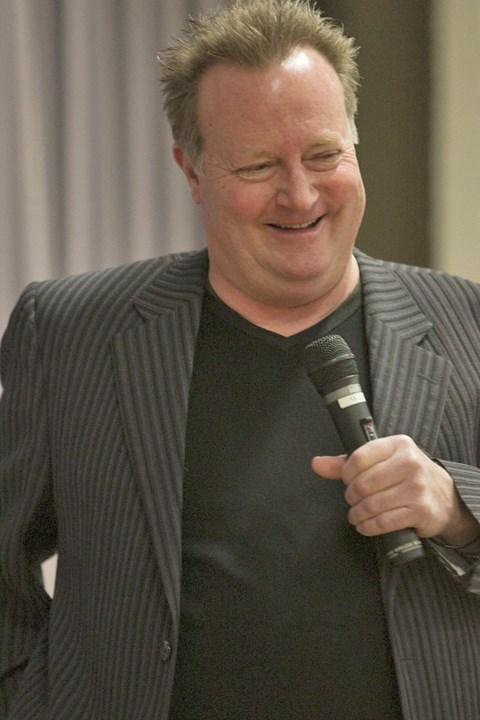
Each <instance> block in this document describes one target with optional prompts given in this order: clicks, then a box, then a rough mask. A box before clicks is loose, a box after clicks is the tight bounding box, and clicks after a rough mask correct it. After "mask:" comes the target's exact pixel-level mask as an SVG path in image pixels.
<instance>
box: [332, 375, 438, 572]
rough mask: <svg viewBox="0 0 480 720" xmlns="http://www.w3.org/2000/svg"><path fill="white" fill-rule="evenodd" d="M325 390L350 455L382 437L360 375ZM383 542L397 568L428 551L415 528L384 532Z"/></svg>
mask: <svg viewBox="0 0 480 720" xmlns="http://www.w3.org/2000/svg"><path fill="white" fill-rule="evenodd" d="M325 390H328V391H327V392H324V393H322V396H323V399H324V401H325V403H326V405H327V408H328V410H329V412H330V415H331V417H332V420H333V422H334V423H335V427H336V428H337V432H338V434H339V436H340V439H341V441H342V443H343V446H344V448H345V451H346V452H347V454H350V453H352V452H353V451H354V450H356V449H357V448H359V447H360V446H361V445H364V444H365V443H366V442H369V441H370V440H375V439H376V438H377V437H378V435H377V431H376V429H375V424H374V422H373V418H372V415H371V413H370V410H369V408H368V405H367V402H366V400H365V396H364V394H363V391H362V388H361V386H360V382H359V379H358V376H355V375H353V376H350V377H349V378H347V379H342V380H341V381H339V382H337V383H335V384H332V385H331V386H330V387H329V388H328V389H325ZM380 539H381V542H382V544H383V546H384V549H385V554H386V556H387V558H388V559H389V560H390V562H391V563H392V564H393V565H403V564H404V563H407V562H410V561H412V560H417V559H418V558H422V557H425V548H424V547H423V545H422V542H421V540H420V539H419V537H418V535H417V533H416V532H415V530H414V529H413V528H405V529H403V530H394V531H393V532H389V533H384V534H383V535H382V536H381V537H380Z"/></svg>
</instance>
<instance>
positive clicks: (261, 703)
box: [0, 0, 480, 720]
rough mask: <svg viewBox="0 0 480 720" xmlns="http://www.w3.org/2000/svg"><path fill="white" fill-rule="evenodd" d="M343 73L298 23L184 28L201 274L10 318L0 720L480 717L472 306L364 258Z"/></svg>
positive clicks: (178, 106)
mask: <svg viewBox="0 0 480 720" xmlns="http://www.w3.org/2000/svg"><path fill="white" fill-rule="evenodd" d="M354 58H355V49H354V47H353V45H352V42H351V41H350V40H348V39H347V38H345V37H344V36H343V35H342V33H341V32H340V30H338V29H337V28H336V27H335V26H334V25H332V24H331V23H329V22H327V21H326V20H325V19H324V18H323V17H322V16H321V15H320V14H319V13H318V12H317V11H315V10H313V9H311V8H309V7H308V6H307V5H305V4H303V3H302V2H298V1H297V0H247V2H235V3H234V4H233V5H232V6H231V7H229V8H227V9H220V10H219V11H217V12H216V13H214V14H212V15H211V16H209V17H208V18H206V19H204V20H203V21H198V22H195V23H192V25H191V28H190V31H189V32H188V33H187V34H186V36H185V38H184V39H183V40H182V42H179V43H177V44H176V45H175V46H174V47H172V48H170V49H169V50H168V51H166V53H164V55H163V56H162V68H163V81H164V89H165V97H166V109H167V114H168V116H169V119H170V122H171V125H172V129H173V135H174V143H175V144H174V155H175V158H176V160H177V162H178V164H179V166H180V167H181V169H182V170H183V172H184V173H185V175H186V178H187V181H188V182H189V185H190V188H191V192H192V197H193V200H194V201H195V202H197V203H199V204H200V205H201V207H202V211H203V217H204V223H205V229H206V237H207V251H201V252H199V253H187V254H181V255H178V256H172V257H167V258H159V259H157V260H153V261H146V262H140V263H135V264H132V265H129V266H126V267H123V268H117V269H113V270H107V271H104V272H98V273H92V274H89V275H86V276H82V277H76V278H67V279H64V280H58V281H52V282H47V283H42V284H34V285H32V286H30V287H29V288H27V290H26V291H25V293H24V294H23V296H22V298H21V300H20V301H19V303H18V305H17V307H16V309H15V311H14V313H13V315H12V318H11V321H10V324H9V328H8V330H7V333H6V335H5V338H4V341H3V345H2V378H3V382H4V395H3V398H2V403H1V428H0V429H1V439H0V443H1V446H0V447H1V465H0V469H1V493H2V508H3V518H2V574H3V575H2V583H3V584H2V593H3V595H4V598H5V604H4V607H5V611H4V613H3V617H2V620H3V624H4V635H3V636H2V637H4V638H5V640H3V639H2V668H1V671H2V674H3V688H4V693H5V698H6V700H5V706H4V707H5V708H7V707H8V711H7V710H6V711H5V712H6V713H8V714H6V717H7V718H8V719H9V720H14V719H15V720H18V719H20V718H21V719H22V720H29V719H31V720H33V719H34V718H35V719H37V718H42V720H43V719H44V718H47V717H49V718H55V720H62V719H63V718H69V720H75V719H78V720H87V719H88V720H93V719H95V720H106V719H107V718H108V719H111V720H113V719H115V720H124V719H125V720H126V719H127V718H128V720H147V719H150V718H152V720H153V718H155V719H157V718H158V719H166V718H170V719H171V718H174V719H175V720H177V719H179V718H182V720H190V719H191V718H196V719H197V720H200V719H201V718H208V719H209V720H217V719H218V720H220V719H222V720H226V719H227V718H228V720H231V719H232V718H242V719H246V718H249V719H250V718H255V719H257V718H258V720H267V719H268V720H273V719H274V718H275V720H283V719H284V718H289V719H290V720H291V719H293V718H302V720H309V718H316V719H319V718H329V719H332V718H335V720H341V719H346V718H348V719H349V720H367V718H368V720H377V719H378V720H390V719H393V718H397V719H398V718H407V719H408V720H410V719H415V720H438V719H439V718H445V720H447V719H448V720H471V718H474V717H478V716H479V715H480V691H479V682H478V673H479V668H480V642H479V641H480V638H479V628H480V623H479V620H480V601H479V599H478V596H477V594H476V593H478V591H479V588H480V580H479V564H478V560H479V554H480V542H479V535H480V526H479V522H478V518H479V517H480V502H479V498H480V470H478V458H479V452H478V412H479V399H478V389H479V384H480V383H479V373H478V361H477V358H478V356H479V352H480V329H479V326H478V317H479V310H480V288H479V287H478V286H476V285H474V284H473V283H469V282H467V281H464V280H460V279H454V278H451V277H448V276H446V275H442V274H437V273H433V272H431V271H426V270H420V269H418V268H408V267H405V266H398V265H395V264H391V263H390V264H387V263H383V262H380V261H376V260H372V259H370V258H368V257H366V256H364V255H362V254H361V253H358V252H356V251H355V252H354V251H353V247H354V243H355V238H356V235H357V231H358V228H359V225H360V222H361V219H362V215H363V211H364V203H365V199H364V190H363V185H362V180H361V176H360V172H359V168H358V165H357V160H356V155H355V142H356V131H355V121H354V118H355V109H356V100H355V88H356V83H357V69H356V65H355V59H354ZM331 332H334V333H336V334H340V335H341V336H343V337H344V338H345V340H346V341H347V342H348V344H349V345H350V346H351V348H352V349H353V351H354V353H355V355H356V357H357V360H358V363H359V365H360V374H361V377H362V384H363V386H364V388H365V389H366V392H367V395H369V397H370V400H371V402H372V406H373V411H374V415H375V418H376V422H377V426H378V429H379V431H380V433H381V435H382V436H383V438H381V439H378V440H374V441H372V442H371V443H367V444H366V445H364V446H362V447H361V448H360V449H359V450H357V451H356V452H354V453H353V454H351V455H350V457H348V458H346V457H345V455H343V454H342V446H341V443H340V441H339V438H338V435H337V434H336V431H335V429H334V427H333V425H332V422H331V420H330V418H329V416H328V412H327V411H326V409H325V407H324V405H323V403H322V402H321V400H320V398H319V397H318V395H317V393H316V391H315V390H314V388H313V385H312V384H311V383H310V381H309V379H308V377H307V375H306V371H305V364H304V347H305V345H306V344H308V343H309V342H310V341H311V340H313V339H315V338H317V337H320V336H323V335H326V334H329V333H331ZM429 454H430V456H434V457H435V458H436V459H435V460H432V459H431V457H430V456H429ZM313 456H315V458H314V460H313V461H312V457H313ZM339 480H342V481H343V482H339ZM406 527H413V528H415V529H416V531H417V533H418V535H419V536H420V537H421V538H422V539H423V543H424V546H425V557H424V558H422V559H420V560H416V561H415V562H413V563H408V564H405V565H402V566H400V567H395V566H392V565H391V564H390V563H389V562H388V560H387V558H386V557H385V554H384V553H383V552H382V550H381V544H380V543H379V542H378V541H379V538H381V536H382V534H383V533H385V532H390V531H395V530H399V529H402V528H406ZM55 548H56V549H58V554H59V560H58V571H57V582H56V592H55V598H54V600H53V602H50V601H49V599H48V598H47V597H46V595H45V593H44V592H43V591H42V589H41V587H40V586H39V584H38V583H37V582H36V581H35V574H34V572H33V569H34V568H35V566H36V564H37V563H38V560H39V559H41V558H42V557H43V556H46V555H48V553H49V552H51V551H53V550H54V549H55Z"/></svg>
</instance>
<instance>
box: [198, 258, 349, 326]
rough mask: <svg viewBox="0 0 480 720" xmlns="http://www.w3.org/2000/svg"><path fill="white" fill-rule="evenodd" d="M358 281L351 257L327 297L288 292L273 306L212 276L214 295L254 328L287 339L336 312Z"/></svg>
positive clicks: (271, 303)
mask: <svg viewBox="0 0 480 720" xmlns="http://www.w3.org/2000/svg"><path fill="white" fill-rule="evenodd" d="M358 279H359V271H358V265H357V262H356V260H355V258H354V257H353V256H352V262H351V263H350V266H349V269H348V271H347V272H346V273H345V275H344V277H343V278H342V280H341V281H340V282H339V283H338V284H337V285H336V286H335V287H334V288H332V290H330V291H329V292H327V293H326V294H322V295H320V296H318V297H317V296H315V295H313V296H310V297H308V296H307V297H304V296H302V295H300V296H298V294H294V293H292V294H290V295H289V294H288V293H285V295H283V296H282V298H281V299H280V301H279V302H278V303H273V302H270V301H267V302H264V301H261V300H257V299H255V298H253V297H250V296H249V295H245V294H244V293H243V292H242V291H241V290H238V289H237V288H235V287H231V286H229V285H228V284H226V283H223V282H222V280H221V278H218V277H216V276H215V274H212V273H211V274H210V276H209V280H210V284H211V287H212V289H213V290H214V292H215V293H216V294H217V295H218V297H219V298H220V299H221V300H222V301H223V302H224V303H225V304H226V305H228V306H229V307H230V308H231V309H232V310H235V312H237V313H238V314H239V315H242V317H244V318H245V319H246V320H248V321H249V322H251V323H253V324H254V325H257V326H258V327H261V328H264V329H265V330H270V331H271V332H274V333H277V335H283V336H284V337H289V336H291V335H295V334H296V333H299V332H301V331H302V330H306V329H307V328H309V327H311V326H312V325H315V323H317V322H319V321H320V320H323V318H325V317H327V316H328V315H330V314H331V313H332V312H334V311H335V310H336V309H337V308H338V307H340V305H341V304H342V303H343V302H344V301H345V300H346V299H347V298H348V297H349V295H350V294H351V293H352V292H353V291H354V289H355V287H356V285H357V283H358Z"/></svg>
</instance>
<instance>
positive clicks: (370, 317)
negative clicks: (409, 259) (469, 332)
mask: <svg viewBox="0 0 480 720" xmlns="http://www.w3.org/2000/svg"><path fill="white" fill-rule="evenodd" d="M357 260H358V262H359V266H360V273H361V278H362V288H363V301H364V313H365V329H366V336H367V339H368V346H369V358H370V375H371V379H372V394H373V408H372V410H373V414H374V418H375V422H376V425H377V428H378V431H379V434H380V435H393V434H398V433H402V434H406V435H410V436H411V437H412V438H413V439H414V440H415V442H416V443H417V444H418V445H419V446H420V447H421V448H423V449H424V450H426V451H428V452H430V453H433V452H434V449H435V443H436V438H437V435H438V432H439V427H440V421H441V418H442V414H443V409H444V406H445V400H446V396H447V389H448V383H449V377H450V373H451V363H450V362H449V361H448V360H446V359H444V358H442V357H440V356H438V355H436V354H435V353H434V352H432V351H431V350H430V345H429V341H428V333H429V330H430V329H431V327H432V323H431V321H430V320H429V319H428V318H427V317H426V316H425V315H424V313H423V312H422V310H421V309H420V308H419V307H418V305H417V303H416V302H415V301H414V299H413V298H412V297H411V295H410V294H409V293H408V291H407V290H406V289H405V288H404V286H403V285H402V284H401V282H400V281H399V279H398V277H397V275H396V274H395V273H394V272H393V271H392V270H391V269H389V267H388V265H387V264H386V263H382V262H380V261H377V260H373V259H372V258H369V257H367V256H364V255H362V254H360V253H359V254H357Z"/></svg>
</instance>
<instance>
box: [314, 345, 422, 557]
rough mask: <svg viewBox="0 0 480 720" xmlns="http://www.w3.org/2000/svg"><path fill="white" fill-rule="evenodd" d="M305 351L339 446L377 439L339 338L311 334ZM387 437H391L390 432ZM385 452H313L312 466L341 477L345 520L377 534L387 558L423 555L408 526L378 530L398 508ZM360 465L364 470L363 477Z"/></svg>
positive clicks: (381, 447) (397, 513)
mask: <svg viewBox="0 0 480 720" xmlns="http://www.w3.org/2000/svg"><path fill="white" fill-rule="evenodd" d="M305 355H306V363H307V370H308V373H309V376H310V379H311V380H312V382H313V384H314V386H315V388H316V390H317V391H318V393H319V394H320V395H321V396H322V398H323V400H324V401H325V403H326V405H327V408H328V410H329V411H330V415H331V417H332V419H333V421H334V423H335V425H336V428H337V431H338V433H339V436H340V439H341V440H342V443H343V445H344V448H345V451H346V452H347V453H348V454H350V453H353V452H354V450H356V449H357V448H359V447H361V446H362V445H364V444H365V443H368V442H369V441H371V440H375V439H378V438H377V433H376V429H375V425H374V422H373V418H372V416H371V413H370V410H369V408H368V406H367V403H366V400H365V396H364V394H363V391H362V388H361V386H360V381H359V377H358V368H357V363H356V361H355V358H354V356H353V354H352V352H351V351H350V348H349V347H348V345H347V343H346V342H345V341H344V340H343V338H341V337H340V336H339V335H329V336H326V337H323V338H320V339H319V340H315V341H314V342H313V343H310V344H309V345H307V347H306V348H305ZM388 441H389V442H390V443H392V439H391V438H389V439H388ZM402 442H406V443H409V442H411V441H409V439H408V438H404V439H401V440H400V439H397V441H396V443H395V442H394V445H395V448H397V444H400V445H401V443H402ZM412 444H413V443H412ZM390 452H391V449H390V448H389V445H388V443H383V445H379V444H378V443H377V445H376V447H375V449H374V448H373V447H372V448H371V450H370V452H369V453H364V456H363V459H362V461H361V459H360V458H359V456H358V454H357V456H356V457H355V458H353V459H352V460H351V461H350V463H349V461H348V460H345V459H344V458H322V459H320V458H318V459H314V461H313V463H312V466H313V468H314V470H316V471H317V472H319V474H322V475H324V476H326V477H332V478H335V477H340V476H341V477H342V479H343V481H344V482H345V484H346V485H347V490H346V493H345V497H346V500H347V502H348V503H349V504H350V506H351V509H350V513H349V519H350V522H352V524H354V525H355V526H356V527H357V529H358V530H359V531H360V532H362V533H363V534H365V535H370V534H371V535H377V534H382V535H383V542H384V544H385V551H386V554H387V557H388V559H389V560H390V561H391V562H392V563H394V564H397V565H398V564H402V563H405V562H409V561H411V560H415V559H417V558H421V557H423V556H424V554H425V551H424V548H423V545H422V543H421V541H420V540H419V538H418V536H417V534H416V533H415V531H414V530H413V529H411V528H408V527H407V528H402V529H399V530H395V531H392V532H385V530H383V533H382V530H381V529H379V523H388V522H392V523H395V522H398V518H399V517H401V515H402V512H404V510H402V507H401V500H399V502H400V507H395V498H397V500H398V490H399V488H398V487H396V485H397V484H398V483H397V482H396V480H395V478H393V477H391V476H389V475H388V464H389V463H388V462H387V461H388V460H390V459H391V458H390V455H389V453H390ZM362 462H363V465H362ZM382 465H383V468H384V470H383V472H382ZM372 468H374V469H373V472H372ZM366 470H370V477H369V479H368V478H367V476H366V472H365V471H366ZM362 474H363V477H361V476H362ZM389 505H390V507H389ZM381 516H382V520H380V519H379V518H380V517H381ZM380 527H381V526H380Z"/></svg>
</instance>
